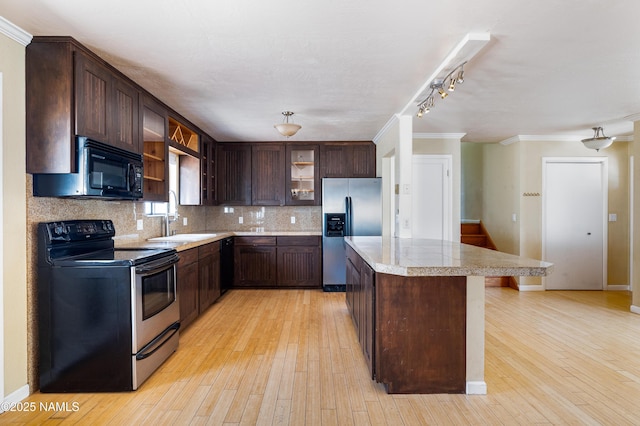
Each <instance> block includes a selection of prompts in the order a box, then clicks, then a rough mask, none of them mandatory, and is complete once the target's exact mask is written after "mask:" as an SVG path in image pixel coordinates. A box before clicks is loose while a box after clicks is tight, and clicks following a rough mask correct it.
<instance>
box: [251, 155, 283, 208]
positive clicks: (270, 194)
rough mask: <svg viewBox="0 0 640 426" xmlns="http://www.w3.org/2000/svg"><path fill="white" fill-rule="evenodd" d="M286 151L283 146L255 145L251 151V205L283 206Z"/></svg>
mask: <svg viewBox="0 0 640 426" xmlns="http://www.w3.org/2000/svg"><path fill="white" fill-rule="evenodd" d="M285 164H286V162H285V149H284V145H283V144H275V143H274V144H272V143H255V144H252V150H251V204H252V205H254V206H283V205H284V201H285V196H284V174H285V173H284V172H285V170H284V169H285Z"/></svg>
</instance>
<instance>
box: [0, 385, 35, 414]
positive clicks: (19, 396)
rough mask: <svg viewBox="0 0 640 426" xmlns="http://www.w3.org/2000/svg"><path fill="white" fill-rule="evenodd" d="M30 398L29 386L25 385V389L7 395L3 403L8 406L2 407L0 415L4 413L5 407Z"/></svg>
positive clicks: (0, 407) (3, 405) (0, 406)
mask: <svg viewBox="0 0 640 426" xmlns="http://www.w3.org/2000/svg"><path fill="white" fill-rule="evenodd" d="M28 396H29V385H24V386H23V387H21V388H20V389H18V390H16V391H15V392H12V393H11V394H9V395H7V396H6V397H5V398H4V401H2V402H5V403H7V404H2V405H0V413H2V412H3V411H4V407H5V406H7V405H8V406H11V404H17V403H18V402H20V401H22V400H23V399H25V398H26V397H28Z"/></svg>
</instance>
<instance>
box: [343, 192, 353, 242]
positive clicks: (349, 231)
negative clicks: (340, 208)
mask: <svg viewBox="0 0 640 426" xmlns="http://www.w3.org/2000/svg"><path fill="white" fill-rule="evenodd" d="M344 203H345V208H346V215H345V216H346V218H345V222H346V223H345V228H346V229H345V231H346V232H345V235H346V236H351V234H352V232H353V231H352V228H351V226H352V223H351V218H352V214H353V212H352V205H351V197H345V198H344Z"/></svg>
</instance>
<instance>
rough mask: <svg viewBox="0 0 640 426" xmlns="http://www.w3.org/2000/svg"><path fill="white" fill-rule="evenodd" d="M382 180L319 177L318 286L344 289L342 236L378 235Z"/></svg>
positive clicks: (345, 278) (337, 289)
mask: <svg viewBox="0 0 640 426" xmlns="http://www.w3.org/2000/svg"><path fill="white" fill-rule="evenodd" d="M381 181H382V179H380V178H324V179H322V217H323V221H322V288H323V289H324V291H345V288H346V281H347V272H346V253H345V247H344V245H345V242H344V237H345V236H359V235H361V236H379V235H382V184H381Z"/></svg>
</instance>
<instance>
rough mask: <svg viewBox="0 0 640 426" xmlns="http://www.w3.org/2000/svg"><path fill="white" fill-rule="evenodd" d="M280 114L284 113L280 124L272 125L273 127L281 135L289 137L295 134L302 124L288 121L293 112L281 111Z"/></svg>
mask: <svg viewBox="0 0 640 426" xmlns="http://www.w3.org/2000/svg"><path fill="white" fill-rule="evenodd" d="M282 115H284V121H283V122H282V123H280V124H276V125H274V126H273V127H275V128H276V130H277V131H278V132H280V134H281V135H282V136H286V137H289V136H293V135H295V134H296V133H297V132H298V130H300V129H301V128H302V126H301V125H299V124H295V123H289V117H291V116H293V112H291V111H282ZM292 120H293V119H292Z"/></svg>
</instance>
